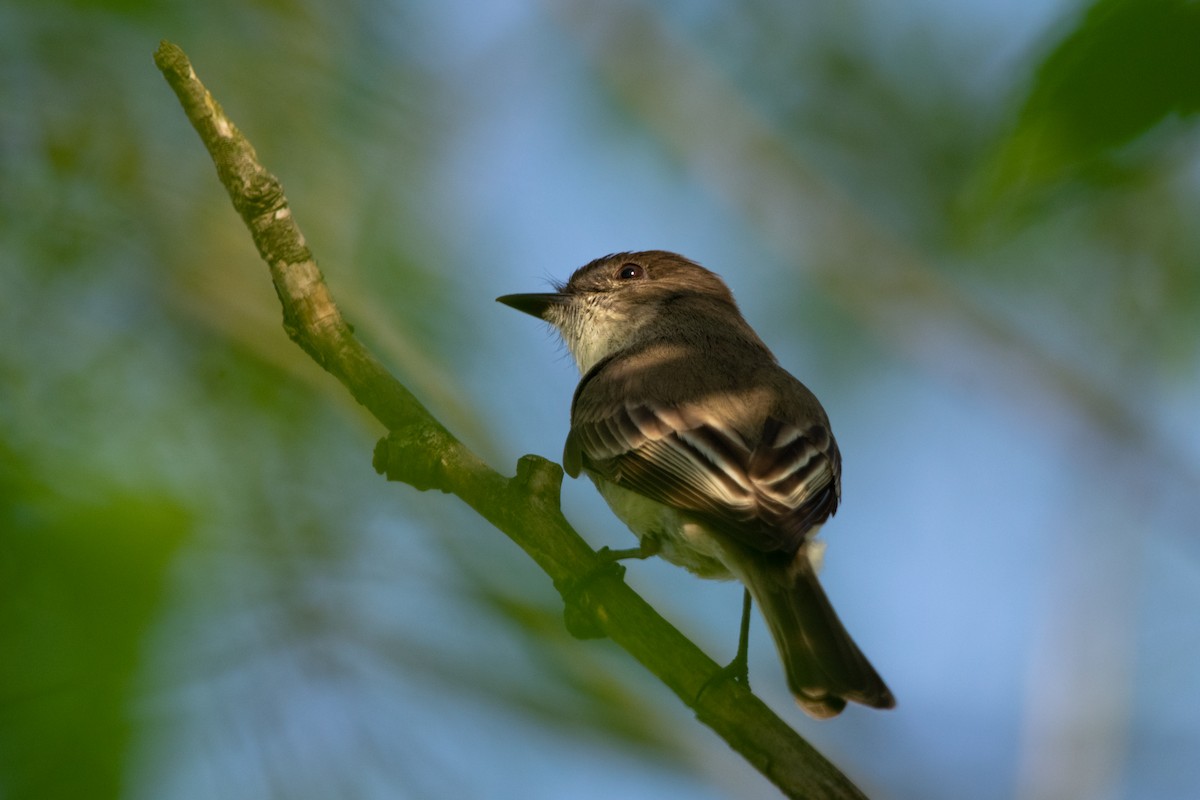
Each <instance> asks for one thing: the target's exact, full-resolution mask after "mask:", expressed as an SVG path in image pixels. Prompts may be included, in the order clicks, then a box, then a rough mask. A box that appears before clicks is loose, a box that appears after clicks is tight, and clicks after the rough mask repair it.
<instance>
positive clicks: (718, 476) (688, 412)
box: [497, 250, 895, 719]
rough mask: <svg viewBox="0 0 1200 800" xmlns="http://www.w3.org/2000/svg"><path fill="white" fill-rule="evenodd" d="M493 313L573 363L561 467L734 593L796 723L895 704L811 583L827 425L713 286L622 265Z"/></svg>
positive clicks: (598, 265)
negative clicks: (737, 588) (758, 624)
mask: <svg viewBox="0 0 1200 800" xmlns="http://www.w3.org/2000/svg"><path fill="white" fill-rule="evenodd" d="M497 300H498V301H499V302H501V303H503V304H505V305H508V306H511V307H513V308H515V309H517V310H519V311H522V312H525V313H527V314H530V315H533V316H535V317H538V318H540V319H542V320H544V321H546V322H548V323H550V324H551V325H552V326H553V327H554V328H555V329H557V331H558V332H559V334H560V335H561V337H562V339H563V341H564V343H565V344H566V347H567V349H568V350H569V351H570V353H571V355H572V357H573V358H574V360H575V361H576V363H577V365H578V367H579V371H580V373H581V379H580V381H579V384H578V386H577V388H576V389H575V393H574V397H573V399H572V403H571V416H570V432H569V433H568V435H567V440H566V445H565V447H564V452H563V468H564V470H565V472H566V473H567V474H569V475H570V476H571V477H573V478H577V477H579V476H580V475H581V474H586V475H587V476H588V477H589V478H590V479H591V481H592V482H593V483H594V484H595V486H596V488H597V489H598V491H599V493H600V494H601V496H603V498H604V499H605V501H607V503H608V505H609V507H610V508H611V509H612V511H613V512H614V513H615V514H616V516H617V517H619V518H620V519H621V520H622V521H623V522H624V523H625V524H626V525H627V526H628V527H629V528H630V529H631V530H632V531H633V532H634V534H636V536H637V537H638V539H639V544H640V551H641V553H642V554H657V555H659V556H661V557H662V558H664V559H666V560H667V561H669V562H671V563H673V564H676V565H678V566H681V567H684V568H685V569H687V570H689V571H690V572H692V573H694V574H696V575H698V576H700V577H703V578H711V579H726V580H727V579H731V578H732V579H737V580H738V581H740V582H741V583H742V584H743V585H744V587H745V589H746V592H747V593H748V594H747V601H749V598H753V602H754V604H756V605H757V607H758V608H759V609H760V611H761V613H762V616H763V618H764V620H765V622H766V625H767V628H768V630H769V631H770V634H771V637H772V639H773V641H774V643H775V646H776V648H777V650H778V652H779V656H780V659H781V661H782V663H783V667H784V672H785V674H786V678H787V684H788V688H789V690H790V691H791V693H792V695H793V696H794V697H795V699H796V702H797V703H798V705H799V706H800V708H801V709H802V710H803V711H805V712H806V713H807V714H809V715H810V716H812V717H814V718H817V719H827V718H830V717H834V716H836V715H838V714H839V713H841V711H842V710H843V709H844V708H845V707H846V704H847V702H848V701H851V702H855V703H860V704H862V705H865V706H868V707H873V708H881V709H882V708H892V707H894V706H895V698H894V697H893V695H892V693H891V691H890V690H889V689H888V687H887V685H886V684H885V683H884V681H883V679H882V678H881V677H880V676H879V674H878V672H876V670H875V668H874V667H873V666H872V665H871V663H870V662H869V661H868V660H867V658H866V656H864V655H863V653H862V651H861V650H860V649H859V647H858V645H856V644H855V642H854V640H853V639H852V638H851V637H850V634H849V633H848V632H847V631H846V629H845V627H844V625H843V624H842V622H841V620H840V619H839V618H838V615H837V613H836V612H835V611H834V609H833V606H832V604H831V603H830V601H829V598H828V597H827V595H826V594H825V591H824V590H823V589H822V587H821V584H820V582H819V581H818V578H817V567H818V562H819V561H820V554H821V553H822V552H823V544H822V543H821V542H818V541H815V540H814V537H815V536H816V534H817V532H818V531H819V530H820V528H821V526H822V525H823V524H824V523H825V522H826V521H827V520H828V519H829V518H830V517H831V516H833V514H834V513H835V512H836V511H837V508H838V505H839V503H840V501H841V475H842V457H841V454H840V452H839V450H838V445H837V441H836V440H835V439H834V436H833V432H832V430H831V428H830V424H829V419H828V416H827V415H826V413H825V410H824V408H823V407H822V406H821V403H820V402H819V401H818V400H817V398H816V396H815V395H814V394H813V393H812V392H811V391H810V390H809V389H808V388H807V387H806V386H805V385H804V384H803V383H801V382H800V381H799V380H797V379H796V378H795V377H793V376H792V375H791V374H790V373H789V372H788V371H787V370H785V369H784V368H783V367H782V366H780V364H779V362H778V361H777V359H776V358H775V356H774V355H773V354H772V353H771V351H770V349H768V347H767V345H766V344H764V343H763V341H762V340H761V339H760V338H759V336H758V334H756V333H755V332H754V330H753V329H752V328H751V327H750V325H749V324H748V323H747V322H746V320H745V319H744V317H743V316H742V313H741V311H740V310H739V309H738V306H737V303H736V302H735V300H734V297H733V294H732V293H731V292H730V290H729V288H728V287H727V286H726V285H725V283H724V281H722V280H721V278H720V277H719V276H718V275H716V274H715V273H713V272H711V271H709V270H707V269H705V268H704V267H702V266H700V265H699V264H698V263H696V262H694V261H692V260H690V259H688V258H685V257H684V256H681V255H679V254H677V253H673V252H668V251H665V250H648V251H641V252H620V253H613V254H610V255H607V256H604V257H602V258H598V259H595V260H594V261H591V262H590V263H588V264H586V265H584V266H582V267H580V268H579V269H577V270H576V271H575V272H574V274H572V275H571V277H570V279H569V280H567V281H566V283H561V284H557V285H556V286H555V291H553V292H545V293H534V294H510V295H504V296H502V297H499V298H497ZM747 624H748V616H745V615H744V617H743V631H742V638H741V642H742V646H741V647H739V657H740V658H741V659H742V664H741V666H740V669H741V673H742V674H743V675H744V674H745V652H744V644H745V636H746V625H747ZM735 661H736V659H735ZM731 666H732V665H731ZM735 673H736V670H735Z"/></svg>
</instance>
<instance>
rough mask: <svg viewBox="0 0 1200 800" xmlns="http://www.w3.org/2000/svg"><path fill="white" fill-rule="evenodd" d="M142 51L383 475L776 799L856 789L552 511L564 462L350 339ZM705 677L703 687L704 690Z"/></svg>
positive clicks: (194, 114) (245, 167)
mask: <svg viewBox="0 0 1200 800" xmlns="http://www.w3.org/2000/svg"><path fill="white" fill-rule="evenodd" d="M154 61H155V63H156V64H157V65H158V68H159V69H160V70H161V71H162V73H163V75H164V77H165V78H166V79H167V82H168V83H169V84H170V85H171V88H172V89H173V90H174V91H175V94H176V96H177V97H178V98H179V102H180V104H181V105H182V106H183V109H184V112H185V113H186V114H187V117H188V119H189V120H190V121H191V123H192V126H193V127H194V128H195V129H196V131H197V133H199V134H200V139H201V140H202V141H203V143H204V146H205V147H206V148H207V149H208V152H209V155H210V156H211V157H212V160H213V163H214V164H215V165H216V167H217V174H218V176H219V177H220V180H221V183H222V184H223V185H224V186H225V189H226V190H227V191H228V192H229V197H230V199H231V200H232V201H233V205H234V208H235V209H237V212H238V214H239V215H240V216H241V217H242V220H243V221H244V222H245V223H246V227H247V228H249V229H250V235H251V236H252V237H253V239H254V244H255V246H257V247H258V252H259V255H260V256H261V257H262V259H263V261H265V262H266V264H267V266H268V267H269V268H270V271H271V280H272V282H273V283H274V285H275V291H276V293H277V294H278V295H279V301H280V303H281V304H282V306H283V324H284V329H285V330H286V331H287V334H288V336H289V337H290V338H291V339H292V341H294V342H296V344H298V345H299V346H300V347H301V348H303V349H304V351H305V352H306V353H308V354H309V355H310V356H311V357H312V358H313V359H314V360H315V361H316V362H317V363H318V364H320V365H321V366H322V367H323V368H324V369H325V370H326V371H328V372H329V373H330V374H331V375H333V376H334V377H335V378H337V379H338V380H339V381H341V383H342V384H343V385H344V386H345V387H346V388H347V389H348V390H349V391H350V394H351V395H353V396H354V399H355V400H357V401H358V402H359V403H361V404H362V405H363V406H364V407H365V408H366V409H367V410H368V411H370V412H371V414H373V415H374V416H375V418H376V419H378V420H379V421H380V422H381V423H382V424H383V425H384V427H386V428H387V429H388V430H389V431H390V432H389V434H388V435H387V436H386V437H385V438H383V439H381V440H380V442H379V444H378V445H377V446H376V448H375V459H374V463H375V468H376V470H377V471H379V472H380V473H383V474H386V475H387V477H388V479H389V480H396V481H403V482H404V483H408V484H410V485H412V486H414V487H416V488H417V489H421V490H428V489H437V490H439V491H442V492H447V493H450V494H454V495H457V496H458V497H459V498H460V499H462V500H463V502H465V503H466V504H467V505H469V506H470V507H471V508H473V509H475V511H477V512H478V513H479V514H480V516H482V517H483V518H484V519H486V520H487V521H488V522H490V523H492V524H493V525H495V526H496V527H497V528H498V529H500V530H501V531H502V532H504V533H505V534H506V535H507V536H508V537H509V538H510V539H512V540H513V541H514V542H515V543H516V544H517V545H518V546H519V547H520V548H521V549H522V550H524V551H525V552H526V553H527V554H528V555H529V557H530V558H532V559H533V560H534V561H535V562H537V564H538V566H540V567H541V568H542V569H543V570H544V571H545V572H546V574H547V575H549V576H550V578H551V580H552V581H553V582H554V586H555V587H556V588H557V589H558V590H559V592H560V593H561V594H563V596H564V598H569V602H568V603H567V608H568V614H567V622H568V627H569V628H570V630H571V632H572V633H573V634H575V635H576V636H579V637H580V638H586V637H589V636H607V637H609V638H611V639H612V640H613V641H614V642H616V643H617V644H618V645H619V646H621V647H622V648H624V649H625V650H626V651H627V652H628V653H629V654H630V655H632V656H633V657H634V658H635V659H637V660H638V662H639V663H641V664H642V665H643V666H644V667H646V669H648V670H650V671H651V672H652V673H654V675H655V676H657V677H658V678H659V679H660V680H661V681H662V682H663V683H665V684H666V685H667V686H668V687H669V688H670V689H671V691H673V692H674V693H675V694H676V695H677V696H678V697H679V698H680V699H681V700H682V701H683V702H684V703H685V704H686V705H687V706H688V707H689V708H691V709H692V710H693V711H694V712H695V714H696V717H697V718H698V719H699V720H700V721H701V722H703V723H704V724H705V725H707V726H709V727H710V728H712V730H713V731H715V732H716V733H717V735H719V736H720V737H721V738H722V739H724V740H725V741H726V742H727V743H728V744H729V746H730V747H732V748H733V749H734V750H736V751H737V752H738V753H740V754H741V755H742V756H743V757H744V758H745V759H746V760H747V761H748V762H749V763H750V764H751V765H753V766H754V767H755V768H756V769H757V770H759V771H760V772H761V773H762V774H763V775H764V776H766V777H767V778H768V779H769V780H770V781H772V782H773V783H774V784H775V785H776V786H778V787H779V788H780V789H781V790H782V791H783V793H784V794H785V795H787V796H788V797H796V798H800V797H803V798H861V797H863V795H862V793H861V792H859V791H858V789H857V788H856V787H855V786H854V784H852V783H851V782H850V781H849V779H847V778H846V776H844V775H843V774H842V773H841V772H839V771H838V769H837V768H836V767H834V766H833V765H832V764H831V763H829V761H827V760H826V759H825V758H824V757H823V756H822V755H821V754H820V753H818V752H817V751H816V750H815V749H813V747H812V746H811V745H809V744H808V743H807V742H806V741H804V739H802V738H801V737H800V736H799V734H797V733H796V732H795V731H793V730H792V729H791V728H790V727H788V725H786V724H785V723H784V722H783V721H782V720H781V719H780V718H779V717H778V716H776V715H775V714H774V712H772V711H771V710H770V709H769V708H768V707H767V706H766V705H765V704H764V703H763V702H762V701H761V700H759V699H758V698H757V697H755V696H754V695H753V694H752V693H751V692H750V691H749V690H748V689H746V688H745V687H743V686H742V685H740V684H738V683H736V682H734V681H728V680H724V681H722V680H718V681H714V682H713V683H712V684H711V685H709V682H710V681H712V679H713V678H714V677H716V676H717V673H718V671H719V669H720V667H719V666H718V665H717V664H716V663H715V662H714V661H713V660H712V659H710V658H709V657H708V656H706V655H705V654H704V653H703V652H702V651H701V650H700V649H699V648H698V647H697V646H696V645H695V644H693V643H692V642H691V641H689V640H688V639H687V638H686V637H684V636H683V635H682V634H681V633H680V632H679V631H678V630H676V629H675V628H674V627H673V626H672V625H671V624H670V623H669V622H667V621H666V620H665V619H663V618H662V617H661V616H660V615H659V614H658V613H657V612H656V611H655V610H654V609H653V608H651V607H650V605H649V604H648V603H647V602H646V601H645V600H643V599H642V598H641V597H640V596H639V595H638V594H636V593H635V592H634V591H633V590H632V589H630V588H629V587H628V586H627V585H626V584H625V582H624V581H623V580H621V574H622V571H621V570H620V569H607V570H606V569H604V568H603V567H604V565H605V564H607V563H608V562H607V561H605V559H603V558H602V557H600V556H598V555H597V554H596V552H595V551H594V550H592V548H591V547H590V546H589V545H588V544H587V542H585V541H584V540H583V539H582V538H581V537H580V536H579V534H578V533H576V532H575V530H574V529H573V528H572V527H571V525H570V524H569V523H568V522H567V520H566V518H564V517H563V515H562V511H561V510H560V507H559V488H560V486H561V483H562V474H563V473H562V469H561V468H559V467H558V466H557V465H555V464H552V463H551V462H549V461H546V460H545V459H542V458H539V457H537V456H525V457H524V458H522V459H521V460H520V461H519V462H518V464H517V474H516V477H513V478H506V477H504V476H503V475H501V474H499V473H498V472H496V471H495V470H493V469H491V468H490V467H488V466H487V465H486V464H485V463H484V462H483V461H482V460H481V459H480V458H479V457H478V456H476V455H475V454H474V453H472V452H471V451H470V450H468V449H467V448H466V447H464V446H463V444H462V443H461V442H459V441H458V439H456V438H455V437H454V436H453V435H452V434H451V433H450V432H449V431H447V430H446V428H445V427H444V426H442V424H441V423H440V422H438V421H437V420H436V419H435V418H434V417H433V415H432V414H430V413H429V410H428V409H426V408H425V407H424V406H423V405H422V404H421V403H420V401H418V400H417V399H416V397H414V396H413V395H412V393H411V392H409V391H408V389H406V388H405V387H404V386H403V385H402V384H401V383H400V382H399V381H398V380H396V378H395V377H394V376H392V375H391V374H390V373H388V371H387V370H386V369H385V368H384V367H383V365H382V364H381V363H380V362H379V360H378V359H376V358H375V356H373V355H372V354H371V353H370V352H369V351H368V350H367V349H366V348H365V347H364V346H363V345H362V343H361V342H359V341H358V339H357V338H355V336H354V334H353V331H352V330H351V328H350V326H349V325H348V324H347V323H346V320H345V319H344V318H343V317H342V314H341V311H340V310H339V309H338V307H337V305H336V304H335V303H334V301H333V297H332V295H331V294H330V292H329V288H328V287H327V286H326V284H325V279H324V277H323V276H322V275H321V271H320V270H319V269H318V268H317V263H316V260H315V259H314V258H313V254H312V252H311V251H310V250H309V249H308V246H307V245H306V244H305V240H304V236H303V235H302V234H301V232H300V228H299V227H298V226H297V225H296V221H295V219H294V218H293V217H292V213H291V209H290V208H289V207H288V203H287V198H286V197H285V196H284V193H283V187H282V186H281V185H280V183H279V181H278V179H276V178H275V177H274V176H273V175H271V174H270V173H269V172H267V171H266V170H265V169H264V168H263V166H262V164H261V163H259V161H258V156H257V154H256V153H255V152H254V148H253V147H252V146H251V145H250V142H249V141H247V139H246V138H245V137H244V136H243V135H242V134H241V132H240V131H238V129H237V128H236V127H235V126H234V124H233V123H232V122H231V121H230V120H229V118H228V117H226V116H225V113H224V112H223V111H222V110H221V107H220V106H219V105H218V104H217V102H216V101H215V100H214V99H213V97H212V95H210V94H209V93H208V90H207V89H206V88H205V87H204V85H203V84H202V83H201V82H200V80H199V78H197V77H196V73H195V71H194V70H193V69H192V66H191V64H190V62H189V61H188V58H187V56H186V55H185V54H184V52H183V51H182V50H181V49H180V48H179V47H177V46H176V45H174V44H171V43H169V42H163V43H162V44H161V45H160V46H159V48H158V50H157V51H156V52H155V54H154ZM705 686H708V689H707V690H704V691H702V689H704V687H705Z"/></svg>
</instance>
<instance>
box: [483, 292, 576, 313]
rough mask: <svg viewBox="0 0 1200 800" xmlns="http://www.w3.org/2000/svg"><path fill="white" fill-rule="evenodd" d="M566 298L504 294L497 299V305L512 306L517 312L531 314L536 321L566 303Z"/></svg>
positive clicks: (553, 295) (558, 295) (562, 296)
mask: <svg viewBox="0 0 1200 800" xmlns="http://www.w3.org/2000/svg"><path fill="white" fill-rule="evenodd" d="M566 299H567V298H566V297H565V296H564V295H561V294H556V293H555V294H506V295H504V296H503V297H497V298H496V302H497V303H504V305H506V306H512V307H513V308H515V309H516V310H517V311H524V312H525V313H526V314H531V315H532V316H535V317H537V318H538V319H545V318H546V312H547V311H548V310H549V309H551V308H553V307H554V306H558V305H562V304H563V303H565V302H566Z"/></svg>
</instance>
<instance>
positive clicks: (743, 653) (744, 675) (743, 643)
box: [725, 589, 753, 689]
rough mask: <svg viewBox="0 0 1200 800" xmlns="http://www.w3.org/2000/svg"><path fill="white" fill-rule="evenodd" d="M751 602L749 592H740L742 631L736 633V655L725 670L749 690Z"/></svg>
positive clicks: (746, 590) (747, 590)
mask: <svg viewBox="0 0 1200 800" xmlns="http://www.w3.org/2000/svg"><path fill="white" fill-rule="evenodd" d="M751 605H753V601H752V600H751V599H750V590H749V589H745V590H743V592H742V629H741V631H740V632H739V633H738V649H737V655H736V656H734V657H733V661H730V662H729V666H727V667H725V670H726V671H727V672H728V673H729V675H730V677H732V678H733V679H734V680H735V681H739V682H741V684H742V685H743V686H745V687H746V688H747V689H749V688H750V660H749V654H750V606H751Z"/></svg>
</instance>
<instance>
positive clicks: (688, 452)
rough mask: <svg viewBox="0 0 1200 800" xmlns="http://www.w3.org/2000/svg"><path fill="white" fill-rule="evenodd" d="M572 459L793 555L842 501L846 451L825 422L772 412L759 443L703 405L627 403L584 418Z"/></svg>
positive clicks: (758, 544) (751, 542)
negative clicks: (785, 418) (787, 418)
mask: <svg viewBox="0 0 1200 800" xmlns="http://www.w3.org/2000/svg"><path fill="white" fill-rule="evenodd" d="M564 465H565V466H566V468H567V471H568V472H569V473H571V474H572V475H578V474H579V471H580V468H581V467H586V468H587V469H588V470H590V471H591V472H593V473H595V474H596V475H598V476H600V477H602V478H604V479H605V480H608V481H611V482H613V483H615V484H617V485H618V486H621V487H623V488H626V489H629V490H632V491H634V492H637V493H639V494H642V495H645V496H646V497H649V498H651V499H653V500H656V501H658V502H660V503H663V504H665V505H668V506H672V507H674V508H678V509H681V510H684V511H688V512H691V513H693V514H695V515H696V516H697V517H698V518H700V519H703V520H705V521H706V522H708V523H710V524H713V525H715V526H716V527H717V528H718V529H720V530H721V531H723V532H725V533H726V534H727V535H729V536H731V537H732V538H734V539H735V540H737V541H739V542H741V543H742V544H744V545H746V546H748V547H751V548H753V549H755V550H759V551H762V552H783V553H787V554H791V553H794V552H795V551H796V550H797V549H798V548H799V547H800V545H801V544H802V543H803V541H804V537H805V535H806V534H807V533H808V532H809V530H811V529H812V528H813V527H815V526H817V525H820V524H821V523H823V522H824V521H825V520H826V519H828V517H829V516H830V515H831V514H832V513H833V512H834V511H835V510H836V508H837V504H838V499H839V498H838V495H839V473H840V468H841V464H840V456H839V455H838V451H837V444H836V443H835V442H834V440H833V437H832V435H831V434H830V432H829V429H828V427H827V426H826V425H825V424H824V423H823V422H813V423H812V424H808V425H806V426H804V427H801V426H798V425H794V424H790V423H785V422H782V421H780V420H777V419H773V418H768V419H767V420H766V421H765V422H764V423H763V426H762V429H761V431H760V432H759V435H758V438H757V440H756V441H755V442H754V443H753V444H751V443H748V442H747V441H746V439H745V438H744V437H743V436H742V435H741V434H740V433H739V432H738V431H737V430H736V429H734V427H733V426H732V425H730V424H728V422H727V421H725V420H722V419H721V418H719V417H718V416H716V415H713V414H711V413H707V412H706V411H705V410H703V409H702V408H700V407H699V406H697V405H694V404H686V405H678V406H659V405H654V404H649V403H643V404H637V405H632V404H627V405H621V406H618V407H616V408H615V409H614V410H613V411H612V412H611V413H609V414H608V415H606V416H604V417H602V418H599V419H594V420H588V421H584V422H581V423H577V424H576V425H575V426H574V427H573V428H572V430H571V434H570V436H569V437H568V438H567V447H566V453H565V457H564Z"/></svg>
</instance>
